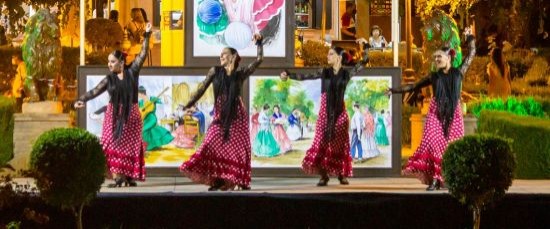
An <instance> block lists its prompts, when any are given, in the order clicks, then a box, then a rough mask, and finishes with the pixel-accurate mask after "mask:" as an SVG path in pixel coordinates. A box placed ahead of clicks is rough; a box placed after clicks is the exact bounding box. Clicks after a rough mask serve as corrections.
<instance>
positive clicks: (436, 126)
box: [403, 99, 464, 184]
mask: <svg viewBox="0 0 550 229" xmlns="http://www.w3.org/2000/svg"><path fill="white" fill-rule="evenodd" d="M458 104H460V102H459V103H458ZM463 136H464V119H463V117H462V110H461V108H460V106H456V107H455V110H454V116H453V120H452V123H451V124H450V126H449V135H448V137H445V135H444V134H443V127H442V124H441V121H440V120H439V119H438V118H437V102H436V100H435V99H432V100H431V102H430V107H429V111H428V114H427V116H426V123H425V125H424V131H423V133H422V140H421V141H420V146H418V148H417V149H416V151H415V152H414V154H413V155H412V156H411V157H410V158H409V161H408V163H407V166H406V167H405V169H404V170H403V174H405V175H415V176H417V177H418V178H419V179H420V181H421V182H422V183H423V184H431V183H432V181H433V180H439V181H443V177H442V176H441V163H442V160H443V153H444V152H445V150H446V149H447V146H448V145H449V143H450V142H452V141H454V140H457V139H460V138H462V137H463Z"/></svg>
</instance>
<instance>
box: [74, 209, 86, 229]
mask: <svg viewBox="0 0 550 229" xmlns="http://www.w3.org/2000/svg"><path fill="white" fill-rule="evenodd" d="M82 209H84V204H80V207H79V209H78V211H76V209H74V208H73V211H74V216H75V221H76V228H78V229H83V228H84V227H83V226H82Z"/></svg>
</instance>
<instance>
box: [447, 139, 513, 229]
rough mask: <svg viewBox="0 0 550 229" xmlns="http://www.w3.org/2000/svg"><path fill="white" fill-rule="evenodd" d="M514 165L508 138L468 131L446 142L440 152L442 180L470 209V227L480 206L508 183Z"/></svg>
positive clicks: (495, 197)
mask: <svg viewBox="0 0 550 229" xmlns="http://www.w3.org/2000/svg"><path fill="white" fill-rule="evenodd" d="M515 167H516V161H515V158H514V155H513V154H512V150H511V147H510V141H509V140H506V139H503V138H501V137H498V136H495V135H488V134H476V135H468V136H465V137H464V138H462V139H460V140H457V141H455V142H453V143H451V144H450V145H449V146H448V148H447V150H446V152H445V154H444V155H443V176H444V178H445V184H446V186H447V187H448V188H449V193H450V194H451V195H452V196H453V197H455V198H457V199H458V200H459V201H460V202H461V203H462V204H465V205H468V207H469V208H470V209H471V210H472V212H473V219H474V228H479V224H480V219H481V218H480V216H481V210H482V209H483V208H485V207H486V206H487V205H489V204H491V203H493V202H494V201H496V200H499V199H501V198H502V197H503V196H504V194H505V192H506V190H508V187H510V185H512V179H513V176H514V169H515Z"/></svg>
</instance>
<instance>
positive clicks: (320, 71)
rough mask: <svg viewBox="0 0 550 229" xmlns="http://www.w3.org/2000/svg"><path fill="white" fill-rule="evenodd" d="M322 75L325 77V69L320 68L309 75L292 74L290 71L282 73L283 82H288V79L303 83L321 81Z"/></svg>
mask: <svg viewBox="0 0 550 229" xmlns="http://www.w3.org/2000/svg"><path fill="white" fill-rule="evenodd" d="M322 75H323V69H322V68H320V69H318V70H317V71H315V72H312V73H308V74H300V73H290V72H289V71H288V70H285V71H283V72H281V75H280V77H281V79H282V80H283V81H286V80H287V79H288V78H290V79H293V80H299V81H301V80H315V79H319V78H321V76H322Z"/></svg>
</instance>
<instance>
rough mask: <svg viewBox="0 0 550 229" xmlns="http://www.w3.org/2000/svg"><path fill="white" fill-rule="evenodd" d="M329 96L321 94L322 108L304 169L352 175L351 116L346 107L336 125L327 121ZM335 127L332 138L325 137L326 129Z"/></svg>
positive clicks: (308, 171) (336, 174)
mask: <svg viewBox="0 0 550 229" xmlns="http://www.w3.org/2000/svg"><path fill="white" fill-rule="evenodd" d="M326 106H327V96H326V93H323V94H322V95H321V108H320V109H319V118H318V119H317V122H316V126H315V137H314V139H313V144H312V145H311V148H309V149H308V150H307V152H306V156H305V158H304V160H303V161H302V169H303V170H304V171H305V172H306V173H307V174H320V173H321V171H326V172H327V175H329V176H338V175H343V176H344V177H350V176H352V175H353V174H352V159H351V156H350V154H349V151H350V143H349V142H350V141H349V133H348V130H349V116H348V113H347V112H346V110H345V109H344V110H343V111H342V113H340V115H339V116H338V118H337V119H336V123H335V126H333V127H330V126H328V123H327V112H326ZM326 128H334V133H333V137H332V138H330V139H329V138H324V135H325V129H326Z"/></svg>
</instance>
